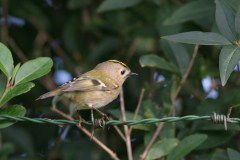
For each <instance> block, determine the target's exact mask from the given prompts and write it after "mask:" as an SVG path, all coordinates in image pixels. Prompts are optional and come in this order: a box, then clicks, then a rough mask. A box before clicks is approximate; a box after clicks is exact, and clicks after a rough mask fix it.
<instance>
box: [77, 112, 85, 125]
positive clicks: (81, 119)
mask: <svg viewBox="0 0 240 160" xmlns="http://www.w3.org/2000/svg"><path fill="white" fill-rule="evenodd" d="M77 113H78V117H79V122H78V126H79V127H82V125H81V123H82V121H85V120H84V119H83V118H82V117H81V115H80V110H77Z"/></svg>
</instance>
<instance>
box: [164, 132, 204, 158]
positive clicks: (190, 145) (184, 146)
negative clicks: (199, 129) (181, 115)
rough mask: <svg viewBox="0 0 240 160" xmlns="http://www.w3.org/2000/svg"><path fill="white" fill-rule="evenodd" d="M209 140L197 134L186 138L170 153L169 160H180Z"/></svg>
mask: <svg viewBox="0 0 240 160" xmlns="http://www.w3.org/2000/svg"><path fill="white" fill-rule="evenodd" d="M206 139H207V135H205V134H195V135H191V136H188V137H186V138H184V139H183V140H182V141H180V143H179V144H178V145H177V146H176V147H175V148H174V149H173V150H172V151H171V152H170V153H169V155H168V157H167V160H178V159H180V158H182V157H184V156H185V155H187V154H188V153H190V152H191V151H192V150H193V149H194V148H196V147H197V146H199V145H200V144H201V143H202V142H203V141H204V140H206Z"/></svg>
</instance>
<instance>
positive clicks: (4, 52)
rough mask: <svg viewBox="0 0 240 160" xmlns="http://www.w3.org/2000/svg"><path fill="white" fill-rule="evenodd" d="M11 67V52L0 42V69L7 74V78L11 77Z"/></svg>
mask: <svg viewBox="0 0 240 160" xmlns="http://www.w3.org/2000/svg"><path fill="white" fill-rule="evenodd" d="M13 68H14V66H13V58H12V53H11V52H10V51H9V49H8V48H7V47H6V46H5V45H4V44H2V43H0V70H2V71H3V73H4V74H5V75H6V76H7V78H8V80H10V79H11V77H12V72H13Z"/></svg>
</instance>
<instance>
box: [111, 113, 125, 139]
mask: <svg viewBox="0 0 240 160" xmlns="http://www.w3.org/2000/svg"><path fill="white" fill-rule="evenodd" d="M109 119H110V121H111V120H112V118H111V117H110V118H109ZM113 127H114V128H115V129H116V131H117V132H118V134H119V135H120V137H122V139H123V140H124V141H125V142H126V138H125V136H124V135H123V133H122V132H121V130H120V129H119V128H118V126H116V125H114V126H113Z"/></svg>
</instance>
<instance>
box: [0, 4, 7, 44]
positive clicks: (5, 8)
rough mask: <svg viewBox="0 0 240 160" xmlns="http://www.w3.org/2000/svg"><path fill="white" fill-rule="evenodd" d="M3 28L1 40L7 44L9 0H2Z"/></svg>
mask: <svg viewBox="0 0 240 160" xmlns="http://www.w3.org/2000/svg"><path fill="white" fill-rule="evenodd" d="M1 4H2V20H1V22H2V28H1V41H2V43H3V44H5V45H6V46H7V43H8V0H2V3H1Z"/></svg>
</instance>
